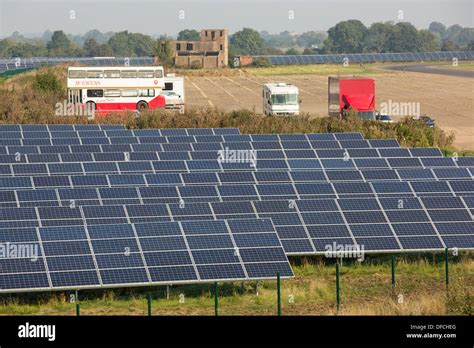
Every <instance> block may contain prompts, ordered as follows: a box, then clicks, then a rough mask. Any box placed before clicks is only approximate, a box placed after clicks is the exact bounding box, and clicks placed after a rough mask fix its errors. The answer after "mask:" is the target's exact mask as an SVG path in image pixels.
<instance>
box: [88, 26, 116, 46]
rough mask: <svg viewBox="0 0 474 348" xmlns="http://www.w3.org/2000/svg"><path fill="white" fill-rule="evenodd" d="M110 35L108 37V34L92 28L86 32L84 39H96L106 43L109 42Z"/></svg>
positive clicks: (100, 42)
mask: <svg viewBox="0 0 474 348" xmlns="http://www.w3.org/2000/svg"><path fill="white" fill-rule="evenodd" d="M109 38H110V37H107V35H104V34H102V32H100V31H99V30H97V29H92V30H89V31H88V32H87V33H85V34H84V40H85V41H86V40H87V39H94V40H95V41H96V42H97V43H98V44H104V43H107V41H108V40H109Z"/></svg>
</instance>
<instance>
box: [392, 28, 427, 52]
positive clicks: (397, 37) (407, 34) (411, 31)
mask: <svg viewBox="0 0 474 348" xmlns="http://www.w3.org/2000/svg"><path fill="white" fill-rule="evenodd" d="M387 48H388V52H418V51H419V49H420V38H419V36H418V30H417V29H416V28H415V27H414V26H413V25H412V24H410V23H408V22H400V23H397V24H395V25H394V26H393V29H392V31H391V32H390V35H389V37H388V41H387Z"/></svg>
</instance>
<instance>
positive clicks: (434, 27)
mask: <svg viewBox="0 0 474 348" xmlns="http://www.w3.org/2000/svg"><path fill="white" fill-rule="evenodd" d="M428 30H429V31H431V32H432V33H436V34H438V35H439V37H440V38H444V36H445V35H446V27H445V25H444V24H443V23H440V22H431V23H430V26H429V27H428Z"/></svg>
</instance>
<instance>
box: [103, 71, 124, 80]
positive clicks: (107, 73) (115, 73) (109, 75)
mask: <svg viewBox="0 0 474 348" xmlns="http://www.w3.org/2000/svg"><path fill="white" fill-rule="evenodd" d="M104 76H105V77H106V78H113V79H116V78H119V77H120V70H105V71H104Z"/></svg>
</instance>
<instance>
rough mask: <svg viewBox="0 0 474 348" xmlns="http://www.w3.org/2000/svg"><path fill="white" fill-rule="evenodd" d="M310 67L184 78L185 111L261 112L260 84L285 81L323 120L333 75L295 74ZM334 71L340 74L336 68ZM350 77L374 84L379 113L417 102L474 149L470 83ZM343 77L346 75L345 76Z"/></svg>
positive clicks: (387, 75)
mask: <svg viewBox="0 0 474 348" xmlns="http://www.w3.org/2000/svg"><path fill="white" fill-rule="evenodd" d="M310 67H311V66H308V67H304V66H295V67H293V68H292V69H294V71H295V73H294V74H288V72H289V70H288V69H290V68H288V67H285V70H283V75H278V74H277V72H278V71H279V70H278V69H280V68H279V67H270V68H259V69H257V68H255V69H247V70H245V71H243V70H241V71H239V73H237V74H233V75H229V76H196V75H194V74H192V75H187V77H186V80H187V81H186V82H187V83H186V84H185V85H186V103H187V107H188V108H193V107H207V106H215V107H218V108H221V109H223V110H235V109H242V108H246V109H250V110H253V109H255V111H256V112H262V98H261V88H262V84H264V83H267V82H287V83H292V84H294V85H296V86H298V87H299V89H300V97H301V99H302V104H301V111H302V112H305V113H310V114H313V115H315V116H323V115H326V114H327V93H328V92H327V88H328V86H327V76H324V75H331V73H330V74H324V73H323V71H322V70H319V73H308V72H307V71H306V73H302V74H300V73H298V72H297V70H298V69H303V70H304V69H309V68H310ZM328 67H331V66H328ZM338 68H339V69H341V71H343V70H342V68H341V67H340V66H339V67H338ZM359 68H360V69H366V68H362V67H359ZM265 69H268V70H265ZM281 69H283V67H282V68H281ZM320 69H322V68H320ZM327 69H329V68H327ZM351 69H352V68H351ZM354 69H356V68H354ZM266 72H273V74H269V75H267V74H266ZM346 72H347V71H346ZM336 74H337V73H336ZM341 74H342V72H341ZM353 74H355V75H357V76H367V77H372V78H374V79H375V84H376V108H377V109H378V110H380V107H381V105H382V103H389V102H390V101H391V102H392V103H409V102H410V103H412V102H413V103H420V112H421V113H422V114H428V115H430V116H432V117H433V118H434V119H435V120H436V122H437V124H438V125H439V126H440V127H441V128H442V129H444V130H446V131H448V132H455V134H456V140H455V143H454V146H456V147H458V148H460V149H474V114H473V111H472V110H473V106H474V102H473V100H474V99H473V97H472V91H473V90H474V79H471V78H465V77H457V76H443V75H432V74H422V73H412V72H405V73H403V72H384V71H383V70H378V71H377V73H376V74H371V73H363V72H362V71H360V72H356V71H355V70H354V71H353ZM344 75H345V76H347V75H350V74H347V73H344Z"/></svg>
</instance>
